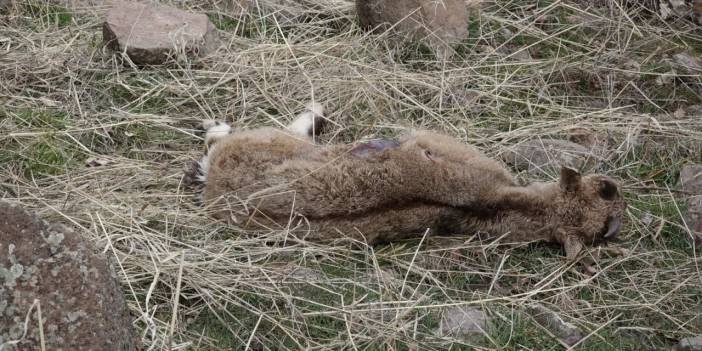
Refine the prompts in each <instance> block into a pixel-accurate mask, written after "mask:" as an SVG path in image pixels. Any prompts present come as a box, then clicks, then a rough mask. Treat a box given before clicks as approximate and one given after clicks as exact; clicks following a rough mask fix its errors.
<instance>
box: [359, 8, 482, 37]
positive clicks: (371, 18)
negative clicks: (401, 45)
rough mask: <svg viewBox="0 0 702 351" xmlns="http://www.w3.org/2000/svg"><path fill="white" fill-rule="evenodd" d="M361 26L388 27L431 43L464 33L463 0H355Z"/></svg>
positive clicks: (464, 34) (466, 24) (465, 22)
mask: <svg viewBox="0 0 702 351" xmlns="http://www.w3.org/2000/svg"><path fill="white" fill-rule="evenodd" d="M356 11H357V12H358V19H359V21H360V24H361V26H362V27H364V28H367V29H380V30H385V29H388V28H392V29H393V30H394V31H395V32H397V33H399V34H400V35H401V36H403V37H409V38H412V39H417V40H420V39H425V38H426V39H427V40H428V41H429V43H430V44H432V46H436V45H437V44H441V43H446V44H451V43H455V42H458V41H460V40H462V39H464V38H465V37H467V36H468V14H467V11H466V4H465V1H464V0H439V1H436V0H356Z"/></svg>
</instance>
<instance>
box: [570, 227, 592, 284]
mask: <svg viewBox="0 0 702 351" xmlns="http://www.w3.org/2000/svg"><path fill="white" fill-rule="evenodd" d="M584 248H585V245H584V244H583V242H582V240H581V239H580V238H579V237H577V236H575V235H568V236H566V239H565V240H564V242H563V249H564V250H565V253H566V258H568V260H569V261H574V260H576V259H577V258H578V255H580V252H581V251H582V250H583V249H584ZM581 262H582V264H583V270H584V271H585V273H586V274H588V275H594V274H595V273H597V268H595V263H596V262H595V258H594V257H584V258H583V259H582V261H581Z"/></svg>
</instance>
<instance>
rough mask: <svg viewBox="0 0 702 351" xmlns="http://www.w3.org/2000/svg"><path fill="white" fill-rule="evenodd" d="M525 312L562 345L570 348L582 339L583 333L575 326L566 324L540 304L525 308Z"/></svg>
mask: <svg viewBox="0 0 702 351" xmlns="http://www.w3.org/2000/svg"><path fill="white" fill-rule="evenodd" d="M526 312H527V313H528V314H529V315H531V317H532V318H534V320H535V321H536V323H539V325H541V326H542V327H544V328H546V329H547V330H549V331H550V332H551V333H553V335H555V336H556V337H557V338H558V339H560V340H561V341H562V342H563V343H565V344H567V345H569V346H572V345H575V343H577V342H578V341H580V340H581V339H582V338H583V333H582V332H581V331H580V329H579V328H578V327H576V326H575V325H573V324H571V323H568V322H566V321H564V320H563V318H561V316H559V315H558V314H557V313H556V312H554V311H551V310H550V309H548V308H546V307H545V306H544V305H542V304H540V303H534V304H532V305H529V306H527V308H526Z"/></svg>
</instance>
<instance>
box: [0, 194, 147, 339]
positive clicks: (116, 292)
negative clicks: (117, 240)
mask: <svg viewBox="0 0 702 351" xmlns="http://www.w3.org/2000/svg"><path fill="white" fill-rule="evenodd" d="M0 218H2V219H3V220H2V221H0V301H1V302H2V303H0V312H3V313H0V340H4V342H15V341H17V344H16V345H14V346H13V347H10V348H9V349H8V351H10V350H39V349H41V345H40V344H41V342H40V340H41V337H40V334H39V328H38V327H37V326H38V321H37V317H36V313H35V312H36V311H37V310H36V308H37V307H36V304H35V301H37V302H38V303H39V304H40V305H39V306H40V307H41V316H42V320H43V322H44V323H43V325H44V339H45V346H46V347H45V348H46V349H47V350H76V351H82V350H96V351H101V350H105V351H107V350H120V351H132V350H138V349H140V348H141V345H140V341H139V337H138V336H137V335H136V334H135V333H134V330H133V326H132V318H131V317H130V316H129V310H128V308H127V304H126V303H125V300H124V297H123V296H122V292H121V290H120V287H119V284H118V283H117V281H116V280H115V279H114V276H113V271H112V270H111V268H110V266H109V263H108V261H107V260H106V259H105V258H104V257H102V256H100V255H99V254H97V253H96V252H95V250H94V248H92V247H91V244H90V243H89V242H88V241H86V240H84V239H83V238H82V237H81V235H79V234H78V233H76V232H74V231H72V230H70V229H68V228H65V227H63V226H60V225H53V224H49V223H47V222H45V221H42V220H41V219H39V218H38V217H36V216H33V215H31V214H29V213H28V212H26V211H25V210H23V209H22V208H21V207H19V206H13V205H10V204H8V203H6V202H2V201H0ZM47 233H50V234H48V235H47ZM47 238H48V239H47ZM6 253H9V255H8V254H6ZM83 266H85V267H90V269H94V270H95V272H96V274H94V275H91V277H90V279H85V278H84V277H83V276H82V275H81V273H80V268H81V267H83ZM59 270H60V274H58V271H59ZM30 312H31V313H30ZM27 316H29V318H30V320H29V323H28V324H26V325H27V330H26V331H25V323H24V322H23V321H24V320H25V318H26V317H27ZM25 333H26V334H25ZM0 345H2V343H1V342H0ZM3 350H4V349H3Z"/></svg>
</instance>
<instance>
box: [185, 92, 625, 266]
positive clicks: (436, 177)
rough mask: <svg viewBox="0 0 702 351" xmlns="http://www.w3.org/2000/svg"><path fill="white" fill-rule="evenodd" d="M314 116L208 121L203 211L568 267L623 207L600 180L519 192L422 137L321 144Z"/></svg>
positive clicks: (311, 232) (451, 143)
mask: <svg viewBox="0 0 702 351" xmlns="http://www.w3.org/2000/svg"><path fill="white" fill-rule="evenodd" d="M322 114H323V108H322V107H321V106H320V105H318V104H315V105H311V106H309V107H308V111H306V112H304V113H302V114H301V115H299V116H298V117H297V119H296V120H295V121H294V122H293V123H292V124H291V125H290V126H288V127H287V128H286V129H274V128H260V129H253V130H232V129H231V128H230V127H229V126H228V125H227V124H224V123H220V122H209V123H207V124H206V125H205V127H208V128H207V134H206V137H205V140H206V145H207V146H206V150H205V154H204V156H203V157H202V158H201V159H200V160H199V161H196V162H195V163H194V165H193V167H192V170H191V171H190V172H189V173H188V175H189V178H190V179H192V180H193V182H194V183H196V184H198V185H199V186H200V188H201V191H202V200H203V202H204V204H205V206H206V208H207V209H208V210H210V211H212V214H213V215H214V216H215V217H216V218H218V219H221V220H224V221H228V222H236V223H238V224H239V225H243V226H245V227H247V228H254V229H263V228H281V226H283V227H284V226H286V225H287V224H289V223H293V222H294V223H297V222H298V221H297V220H298V219H304V223H305V228H307V229H308V231H307V233H306V234H305V235H306V236H305V237H306V239H314V240H321V241H324V240H334V239H338V238H340V237H351V238H354V239H357V240H361V241H364V242H366V243H368V244H377V243H382V242H392V241H397V240H401V239H405V238H410V237H417V236H422V235H423V234H424V233H425V232H427V230H429V233H430V234H432V235H437V234H441V235H449V234H474V233H481V234H485V235H487V236H491V237H499V236H504V238H507V239H508V240H509V241H510V242H523V241H535V240H547V241H553V242H558V243H560V244H562V245H563V248H564V249H565V253H566V255H567V257H568V258H571V259H573V258H576V257H577V256H578V254H579V253H580V251H581V250H582V249H583V248H584V247H585V246H586V245H595V244H598V243H600V242H603V241H606V240H608V239H611V238H612V237H613V236H615V235H616V234H617V233H618V232H619V230H620V227H621V222H622V215H623V212H624V210H625V208H626V203H625V201H624V199H623V197H622V195H621V193H620V187H619V185H618V183H617V182H616V181H615V180H614V179H612V178H610V177H608V176H604V175H599V174H593V175H587V176H581V175H580V173H578V172H577V171H575V170H573V169H570V168H562V170H561V174H560V180H559V181H556V182H547V183H532V184H529V185H526V186H522V185H519V184H518V183H517V182H516V181H515V179H514V177H513V176H512V175H511V174H510V172H509V171H507V169H505V168H504V167H503V165H502V164H500V163H499V162H498V161H496V160H493V159H491V158H488V157H486V156H485V155H484V154H483V153H481V152H480V151H479V150H478V149H476V148H475V147H472V146H470V145H466V144H464V143H462V142H460V141H459V140H457V139H455V138H452V137H449V136H446V135H442V134H439V133H434V132H430V131H413V132H410V133H407V134H405V135H403V136H400V137H398V138H396V139H379V140H371V141H366V142H360V143H356V144H353V145H346V144H343V145H339V144H337V145H317V144H315V143H314V142H313V138H312V135H313V134H314V133H315V132H318V131H319V128H318V127H319V126H320V125H321V124H322V123H323V121H324V118H323V116H322Z"/></svg>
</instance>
